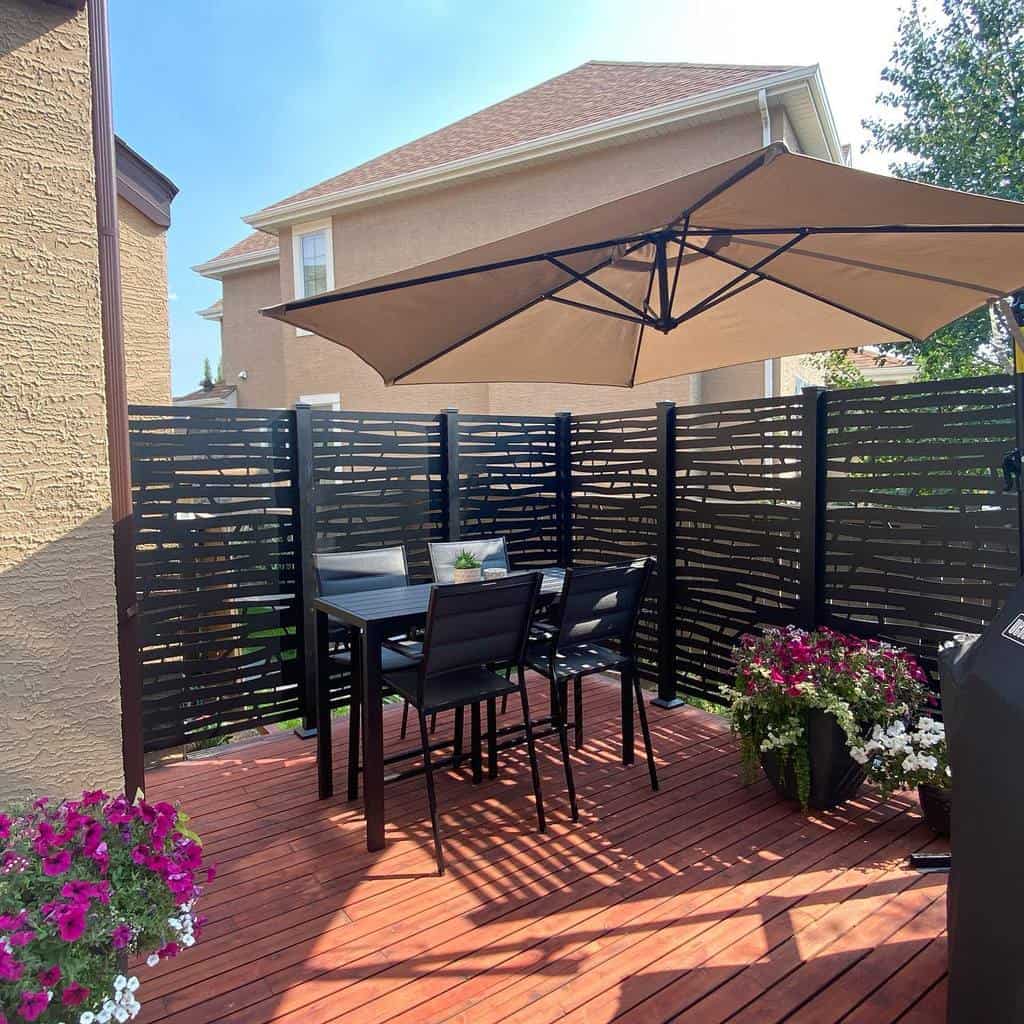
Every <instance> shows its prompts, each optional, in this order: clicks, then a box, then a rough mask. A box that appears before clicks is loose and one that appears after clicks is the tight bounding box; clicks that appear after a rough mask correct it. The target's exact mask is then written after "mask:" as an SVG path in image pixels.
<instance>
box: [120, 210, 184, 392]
mask: <svg viewBox="0 0 1024 1024" xmlns="http://www.w3.org/2000/svg"><path fill="white" fill-rule="evenodd" d="M117 221H118V235H119V237H120V242H121V289H122V292H123V296H122V300H121V308H122V316H123V319H124V350H125V351H124V356H125V374H126V376H127V378H128V401H129V402H133V403H138V404H140V405H167V404H169V403H170V400H171V347H170V327H169V325H168V319H167V317H168V314H167V229H166V228H164V227H161V226H160V225H159V224H154V223H153V222H152V221H151V220H150V219H149V218H148V217H146V216H144V215H143V214H141V213H139V211H138V210H137V209H136V208H135V207H134V206H132V205H131V203H126V202H125V201H124V200H123V199H120V198H119V199H118V200H117Z"/></svg>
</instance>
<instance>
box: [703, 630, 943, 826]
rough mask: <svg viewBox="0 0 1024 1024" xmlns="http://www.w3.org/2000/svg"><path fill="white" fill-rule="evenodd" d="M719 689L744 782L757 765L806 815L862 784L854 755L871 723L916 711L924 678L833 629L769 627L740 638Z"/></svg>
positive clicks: (923, 695)
mask: <svg viewBox="0 0 1024 1024" xmlns="http://www.w3.org/2000/svg"><path fill="white" fill-rule="evenodd" d="M733 660H734V661H735V665H736V676H735V680H734V682H733V683H732V685H727V686H724V687H723V692H724V694H725V696H726V697H727V699H728V701H729V711H730V717H731V718H732V724H733V729H734V731H735V732H736V733H738V735H739V737H740V744H741V749H742V754H743V762H744V767H745V770H746V775H747V778H748V780H749V781H752V780H753V777H754V773H755V772H756V770H757V766H758V764H760V765H761V767H762V768H763V769H764V772H765V774H766V775H767V777H768V779H769V780H770V781H771V783H772V785H773V786H774V787H775V789H776V790H777V791H778V793H779V794H780V795H781V796H783V797H785V798H786V799H790V800H797V801H799V803H800V805H801V807H803V808H804V809H805V810H806V809H807V808H808V807H813V808H815V809H818V810H823V809H827V808H830V807H835V806H837V805H838V804H841V803H843V802H844V801H846V800H849V799H850V798H851V797H853V796H854V794H855V793H856V792H857V790H858V789H859V788H860V786H861V784H862V783H863V781H864V777H865V768H864V765H863V763H859V762H858V761H856V760H854V758H853V757H852V756H851V749H859V748H860V747H861V745H862V744H863V742H864V738H865V737H866V736H868V735H869V734H870V733H871V730H872V729H873V728H874V727H875V726H880V727H883V728H884V727H886V726H888V725H890V724H891V723H893V722H896V721H898V720H900V719H904V718H906V717H907V716H908V715H909V714H911V713H913V712H916V711H917V710H918V709H919V708H920V707H921V706H922V704H923V703H924V702H925V701H926V700H927V699H928V693H927V689H926V687H925V683H926V681H927V677H926V676H925V674H924V671H923V670H922V669H921V667H920V665H918V663H917V661H916V660H915V659H914V657H913V656H912V655H910V654H908V653H907V652H906V651H904V650H901V649H900V648H898V647H894V646H892V645H890V644H885V643H881V642H880V641H877V640H861V639H859V638H858V637H852V636H847V635H845V634H843V633H838V632H836V631H834V630H831V629H826V628H822V629H818V630H815V631H814V632H810V633H809V632H807V631H805V630H802V629H797V628H796V627H794V626H790V627H787V628H785V629H776V628H769V629H766V630H765V631H764V633H763V634H762V635H760V636H756V635H752V634H751V635H747V636H744V637H742V638H741V640H740V642H739V644H738V646H737V647H736V649H735V650H734V652H733Z"/></svg>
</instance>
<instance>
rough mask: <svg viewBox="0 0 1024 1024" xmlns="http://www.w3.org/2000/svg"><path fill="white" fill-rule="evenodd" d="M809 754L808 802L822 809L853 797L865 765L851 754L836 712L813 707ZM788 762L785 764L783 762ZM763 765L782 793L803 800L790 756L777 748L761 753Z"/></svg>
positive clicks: (790, 798)
mask: <svg viewBox="0 0 1024 1024" xmlns="http://www.w3.org/2000/svg"><path fill="white" fill-rule="evenodd" d="M807 739H808V755H809V757H810V762H811V787H810V793H809V795H808V798H807V805H808V806H809V807H813V808H814V809H815V810H818V811H826V810H828V809H829V808H830V807H837V806H838V805H839V804H841V803H844V802H845V801H847V800H849V799H851V798H852V797H853V796H854V795H855V794H856V792H857V790H859V789H860V787H861V785H862V784H863V782H864V767H863V766H862V765H859V764H857V762H856V761H854V759H853V758H852V757H850V748H849V746H848V744H847V742H846V733H844V732H843V730H842V729H840V728H839V724H838V723H837V722H836V719H835V715H831V714H828V713H827V712H825V711H820V710H818V709H817V708H812V709H811V710H810V711H809V712H808V713H807ZM784 764H785V767H783V765H784ZM761 767H762V768H763V769H764V773H765V775H767V776H768V781H769V782H771V784H772V785H773V786H774V787H775V791H776V792H777V793H778V794H779V796H781V797H783V798H784V799H786V800H799V799H800V790H799V787H798V785H797V780H796V772H795V771H794V770H793V764H792V762H791V761H790V760H786V761H785V762H783V759H782V758H781V757H780V756H779V755H778V754H777V753H776V752H775V751H774V750H769V751H766V752H764V753H762V754H761Z"/></svg>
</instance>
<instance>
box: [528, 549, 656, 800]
mask: <svg viewBox="0 0 1024 1024" xmlns="http://www.w3.org/2000/svg"><path fill="white" fill-rule="evenodd" d="M653 568H654V562H653V560H651V559H647V560H646V561H643V562H632V563H628V564H626V565H610V566H597V567H595V568H586V569H567V570H566V573H565V585H564V587H563V589H562V596H561V599H560V601H559V606H558V608H557V610H556V613H555V616H554V617H555V620H556V621H555V623H554V626H555V628H554V630H553V631H552V635H551V636H550V638H549V639H545V640H534V641H531V643H530V645H529V647H528V649H527V653H526V663H527V665H529V667H530V668H532V669H534V671H536V672H539V673H540V674H541V675H542V676H545V677H546V678H547V679H548V680H549V682H550V683H551V690H552V695H553V698H552V708H553V709H554V706H555V704H556V703H557V705H558V707H559V708H560V710H561V714H563V715H566V714H567V712H568V697H569V683H570V681H571V682H572V684H573V704H574V714H573V731H574V734H575V741H576V747H577V749H579V748H580V747H582V745H583V678H584V676H589V675H593V674H594V673H597V672H606V671H609V670H614V671H617V672H619V673H620V678H621V686H622V763H623V764H632V763H633V762H634V760H635V753H634V742H633V703H634V697H635V699H636V707H637V712H638V713H639V716H640V729H641V731H642V732H643V738H644V749H645V751H646V754H647V768H648V771H649V772H650V776H651V789H654V790H657V788H658V772H657V768H656V766H655V764H654V752H653V750H652V748H651V731H650V728H649V727H648V725H647V710H646V708H645V705H644V695H643V690H642V689H641V687H640V675H639V673H638V672H637V667H636V656H635V637H636V628H637V623H638V621H639V618H640V609H641V606H642V605H643V599H644V593H645V592H646V590H647V584H648V582H649V581H650V578H651V572H652V570H653ZM556 691H557V699H556ZM552 713H554V711H553V712H552Z"/></svg>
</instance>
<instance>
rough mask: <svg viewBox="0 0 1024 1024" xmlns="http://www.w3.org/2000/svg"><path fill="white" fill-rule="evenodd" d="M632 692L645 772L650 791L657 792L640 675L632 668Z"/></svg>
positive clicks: (652, 752) (656, 775) (656, 776)
mask: <svg viewBox="0 0 1024 1024" xmlns="http://www.w3.org/2000/svg"><path fill="white" fill-rule="evenodd" d="M630 674H631V675H632V676H633V691H634V693H635V694H636V708H637V711H638V712H639V713H640V731H641V732H642V733H643V736H644V750H645V751H646V753H647V770H648V771H649V772H650V773H651V789H653V790H654V791H655V792H657V791H658V768H657V766H656V765H655V763H654V748H653V747H652V746H651V730H650V727H649V726H648V724H647V708H646V707H644V691H643V689H642V687H641V686H640V673H639V672H637V670H636V669H635V668H634V669H633V670H632V672H631V673H630Z"/></svg>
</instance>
